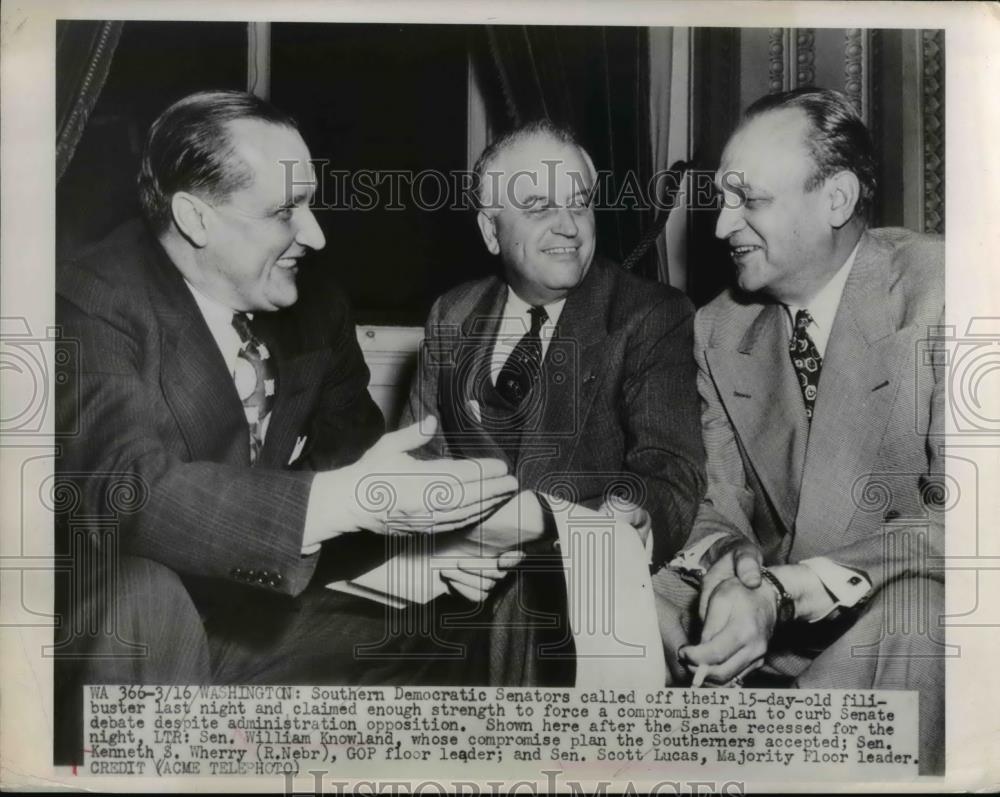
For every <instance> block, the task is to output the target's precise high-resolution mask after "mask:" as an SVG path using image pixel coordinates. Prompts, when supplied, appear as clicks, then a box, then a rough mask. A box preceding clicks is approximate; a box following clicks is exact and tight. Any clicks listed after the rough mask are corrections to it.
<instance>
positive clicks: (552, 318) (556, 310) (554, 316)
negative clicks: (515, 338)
mask: <svg viewBox="0 0 1000 797" xmlns="http://www.w3.org/2000/svg"><path fill="white" fill-rule="evenodd" d="M565 305H566V297H563V298H562V299H559V300H558V301H555V302H552V303H550V304H547V305H545V312H546V314H547V315H548V317H549V320H548V321H546V322H545V323H544V324H543V327H554V326H555V325H556V324H557V323H558V322H559V316H560V315H562V311H563V307H564V306H565ZM533 306H534V305H530V304H528V303H527V302H526V301H524V299H522V298H521V297H520V296H518V295H517V294H516V293H514V289H513V288H511V287H510V285H508V286H507V303H506V304H505V305H504V309H503V314H504V317H505V318H528V311H529V310H530V309H531V308H532V307H533Z"/></svg>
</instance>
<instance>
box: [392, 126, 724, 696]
mask: <svg viewBox="0 0 1000 797" xmlns="http://www.w3.org/2000/svg"><path fill="white" fill-rule="evenodd" d="M476 173H477V174H478V175H479V178H480V179H479V185H478V189H479V193H478V199H479V206H480V210H479V212H478V214H477V222H478V224H479V230H480V233H481V234H482V237H483V241H484V243H485V244H486V247H487V249H488V250H489V251H490V252H491V253H492V254H494V255H498V256H499V258H500V270H501V273H500V275H498V276H495V277H490V278H487V279H484V280H480V281H478V282H471V283H468V284H465V285H462V286H460V287H458V288H455V289H454V290H452V291H450V292H448V293H447V294H445V295H444V296H442V297H440V298H439V299H438V300H437V302H435V304H434V307H433V308H432V309H431V313H430V317H429V319H428V321H427V334H426V339H425V343H424V347H423V349H422V352H421V358H420V365H419V370H418V374H417V378H416V380H415V382H414V385H413V389H412V392H411V394H410V400H409V405H408V408H407V411H406V414H405V415H404V418H408V419H411V420H416V419H419V418H421V417H424V416H426V415H435V416H437V417H438V418H439V419H440V425H439V429H438V432H437V434H435V436H434V438H433V440H432V441H431V443H429V444H428V450H429V451H430V452H432V453H433V454H434V455H436V456H457V455H464V456H487V457H502V458H503V459H504V460H505V461H507V462H508V463H509V465H510V468H511V469H512V471H513V472H515V473H516V475H517V477H518V482H519V484H520V486H521V487H522V488H523V489H524V490H525V492H524V493H522V495H521V496H520V500H519V504H520V506H519V514H517V516H516V517H515V520H516V523H514V524H513V528H514V531H513V534H512V539H511V545H512V546H517V547H518V549H519V550H520V551H522V552H526V553H527V554H528V555H527V556H526V557H525V558H524V560H523V561H521V562H520V564H518V565H517V568H518V569H517V571H516V575H515V577H513V578H511V579H509V580H507V581H505V582H504V583H503V584H502V585H501V586H500V587H499V588H498V589H497V591H496V593H495V594H494V595H493V596H492V599H491V601H490V603H489V604H487V605H486V614H487V615H488V620H487V621H488V622H490V623H492V628H491V629H490V632H489V633H490V648H491V650H490V661H489V665H490V672H489V673H488V675H486V676H484V677H487V678H488V679H489V680H490V681H491V682H492V683H503V684H512V685H533V684H546V685H562V686H565V685H572V684H573V683H574V681H575V675H576V669H575V659H574V648H573V645H572V638H571V634H570V631H569V626H568V625H567V623H566V609H567V596H566V587H565V583H564V576H563V572H562V567H563V565H562V559H561V558H560V556H559V555H558V554H557V555H555V556H552V557H551V558H549V559H546V555H547V553H551V552H552V551H553V544H554V543H555V542H556V540H555V533H554V531H553V529H552V527H551V524H549V526H548V528H546V522H545V518H546V511H547V507H546V506H545V499H544V494H546V493H550V494H557V495H559V496H560V497H561V498H565V499H568V500H570V501H573V502H575V503H578V504H583V505H585V506H587V507H588V508H590V509H597V508H598V507H600V506H601V505H602V504H604V503H605V502H606V501H607V502H612V503H613V502H614V501H618V500H621V499H620V498H616V494H617V493H619V492H621V493H623V494H624V499H625V500H621V504H620V506H621V508H622V511H623V513H624V514H626V515H629V514H631V515H632V517H631V518H630V519H633V520H634V522H635V523H636V525H637V526H640V527H643V534H644V535H647V536H646V538H645V539H646V541H647V543H648V548H649V549H650V551H651V557H652V560H653V561H654V562H663V561H665V560H666V559H667V558H669V557H670V556H671V555H673V554H674V552H675V551H676V550H677V548H678V547H679V545H680V544H681V543H682V542H683V540H684V539H685V537H686V536H687V532H688V530H689V528H690V524H691V521H692V519H693V517H694V511H695V508H696V506H697V502H698V499H699V497H700V495H701V491H702V489H703V485H704V471H703V457H704V454H703V450H702V445H701V439H700V436H699V435H698V432H697V417H698V416H697V395H696V390H695V384H694V374H695V367H694V362H693V360H692V357H691V342H692V341H691V322H692V318H693V313H692V308H691V304H690V302H689V301H688V300H687V299H686V298H685V297H684V296H683V295H682V294H681V293H680V292H679V291H677V290H675V289H672V288H670V287H667V286H665V285H660V284H657V283H653V282H650V281H647V280H643V279H640V278H638V277H636V276H634V275H632V274H629V273H627V272H625V271H623V270H622V269H621V268H620V267H618V266H617V265H615V264H613V263H610V262H608V261H606V260H605V259H603V258H602V257H600V256H599V255H596V254H595V244H596V241H595V230H594V208H593V206H592V204H591V194H592V191H593V187H594V184H595V181H596V172H595V170H594V165H593V162H592V161H591V159H590V157H589V155H587V153H586V152H585V151H584V149H583V148H582V147H580V146H579V144H577V142H576V140H575V138H574V137H573V135H572V134H571V133H570V132H569V131H567V130H565V129H562V128H559V127H556V126H554V125H553V124H552V123H550V122H547V121H542V122H534V123H531V124H529V125H527V126H525V127H522V128H519V129H516V130H514V131H512V132H511V133H509V134H507V135H505V136H503V137H502V138H500V139H499V140H498V141H497V142H496V143H494V144H493V145H492V146H491V147H490V148H489V149H487V150H486V151H485V152H484V153H483V155H482V157H480V159H479V162H478V164H477V166H476ZM626 502H630V504H631V506H632V507H633V509H634V512H631V513H630V512H629V510H627V509H625V507H626V506H627V505H628V504H627V503H626ZM502 511H505V510H502ZM650 521H651V525H652V535H651V536H648V535H649V522H650ZM502 559H503V557H502ZM516 561H518V560H517V558H515V559H514V561H511V562H506V561H501V562H500V563H499V564H500V565H511V564H514V563H515V562H516ZM507 573H508V571H507V570H506V569H505V567H503V566H500V567H497V568H494V569H492V570H489V569H478V570H477V569H470V570H469V572H466V573H465V574H464V577H463V574H462V572H461V571H459V572H455V573H450V574H448V575H447V577H446V580H448V582H449V583H450V584H451V585H452V587H453V588H454V589H455V590H456V591H457V592H459V593H460V594H462V595H464V596H466V597H468V598H470V599H472V600H483V599H484V598H485V597H486V595H487V594H488V593H489V592H490V590H491V589H492V588H493V586H494V584H495V583H496V582H497V581H498V580H499V579H501V578H503V577H504V576H505V575H506V574H507ZM623 685H626V684H623Z"/></svg>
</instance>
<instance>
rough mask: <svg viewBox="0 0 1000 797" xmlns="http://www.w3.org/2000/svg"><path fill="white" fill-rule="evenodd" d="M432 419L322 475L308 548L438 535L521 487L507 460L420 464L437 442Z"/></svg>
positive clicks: (474, 519) (312, 504) (309, 518)
mask: <svg viewBox="0 0 1000 797" xmlns="http://www.w3.org/2000/svg"><path fill="white" fill-rule="evenodd" d="M436 430H437V419H436V418H434V417H433V416H428V417H427V418H425V419H424V420H423V421H420V422H418V423H414V424H412V425H410V426H408V427H406V428H405V429H400V430H399V431H397V432H392V433H390V434H387V435H385V436H384V437H383V438H382V439H381V440H379V441H378V442H377V443H376V444H375V445H374V446H372V448H370V449H369V450H368V451H367V452H365V454H364V455H363V456H362V457H361V459H359V460H358V461H357V462H355V463H354V464H353V465H349V466H347V467H345V468H339V469H338V470H333V471H326V472H324V473H318V474H316V477H315V479H314V481H313V487H312V492H311V493H310V500H309V508H308V511H307V514H306V533H305V536H304V541H303V544H304V545H308V544H310V543H316V542H322V541H323V540H324V539H327V538H329V537H331V536H334V535H336V534H337V533H339V532H343V531H354V530H357V529H367V530H369V531H374V532H377V533H380V534H394V533H411V532H417V533H435V532H441V531H451V530H453V529H458V528H463V527H465V526H470V525H473V524H475V523H478V522H479V521H480V520H481V519H482V518H484V517H485V516H487V515H488V514H489V513H490V512H491V511H492V510H493V509H494V508H495V507H496V506H497V505H499V504H500V503H502V502H503V501H505V500H507V499H508V498H509V497H510V496H511V495H512V494H513V493H514V491H515V490H516V489H517V479H515V478H514V477H513V476H511V475H508V473H507V464H506V463H505V462H503V461H502V460H499V459H430V460H421V459H416V458H415V457H413V456H411V455H410V453H409V452H410V451H414V450H416V449H418V448H420V447H421V446H423V445H424V444H426V443H427V442H429V441H430V440H431V438H433V436H434V433H435V431H436Z"/></svg>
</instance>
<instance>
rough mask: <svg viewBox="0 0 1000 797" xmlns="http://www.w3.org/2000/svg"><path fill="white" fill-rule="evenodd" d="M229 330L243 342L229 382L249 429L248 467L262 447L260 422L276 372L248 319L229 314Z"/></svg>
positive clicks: (270, 401) (274, 386)
mask: <svg viewBox="0 0 1000 797" xmlns="http://www.w3.org/2000/svg"><path fill="white" fill-rule="evenodd" d="M233 329H235V330H236V332H237V333H238V334H239V336H240V340H241V341H242V342H243V345H242V346H241V347H240V351H239V355H238V357H237V359H236V370H235V372H234V374H233V380H234V381H235V382H236V392H237V393H238V394H239V397H240V401H242V402H243V412H244V413H246V416H247V426H249V428H250V464H251V465H253V464H254V463H255V462H256V461H257V458H258V457H259V456H260V450H261V448H262V447H263V445H264V421H265V420H266V419H267V416H268V414H269V413H270V412H271V407H272V406H273V405H274V399H275V393H276V391H277V370H276V369H275V366H274V361H273V360H272V359H271V353H270V352H269V351H268V350H267V346H265V345H264V344H263V343H261V341H260V340H258V339H257V337H256V335H254V334H253V332H252V331H251V330H250V319H249V317H248V316H247V314H246V313H234V314H233Z"/></svg>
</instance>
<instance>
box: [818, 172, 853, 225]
mask: <svg viewBox="0 0 1000 797" xmlns="http://www.w3.org/2000/svg"><path fill="white" fill-rule="evenodd" d="M826 190H827V196H829V197H830V226H832V227H836V228H838V229H839V228H840V227H843V226H844V225H845V224H847V222H849V221H850V220H851V218H852V217H853V216H854V208H856V207H857V205H858V200H859V199H860V198H861V183H860V182H859V181H858V176H857V175H856V174H855V173H854V172H851V171H847V170H846V169H845V170H844V171H840V172H837V173H836V174H835V175H833V176H832V177H828V178H827V180H826Z"/></svg>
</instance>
